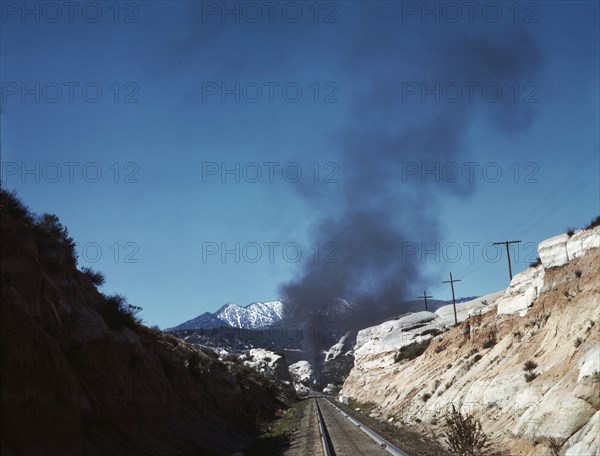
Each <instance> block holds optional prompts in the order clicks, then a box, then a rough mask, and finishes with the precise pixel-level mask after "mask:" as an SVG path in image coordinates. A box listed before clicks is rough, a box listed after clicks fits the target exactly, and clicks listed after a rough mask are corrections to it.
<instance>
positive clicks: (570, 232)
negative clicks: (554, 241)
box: [567, 228, 575, 237]
mask: <svg viewBox="0 0 600 456" xmlns="http://www.w3.org/2000/svg"><path fill="white" fill-rule="evenodd" d="M574 234H575V228H567V236H569V237H571V236H573V235H574Z"/></svg>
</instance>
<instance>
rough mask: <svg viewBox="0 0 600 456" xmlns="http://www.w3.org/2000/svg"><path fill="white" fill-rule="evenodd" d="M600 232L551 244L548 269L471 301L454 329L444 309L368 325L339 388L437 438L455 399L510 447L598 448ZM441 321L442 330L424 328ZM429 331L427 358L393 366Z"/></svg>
mask: <svg viewBox="0 0 600 456" xmlns="http://www.w3.org/2000/svg"><path fill="white" fill-rule="evenodd" d="M599 235H600V228H598V227H596V228H594V229H591V230H587V231H579V232H577V233H575V234H574V235H573V236H571V237H570V238H569V237H568V236H567V235H564V236H558V237H556V238H552V239H550V240H548V241H544V242H542V243H541V244H540V257H541V258H542V265H541V266H539V267H537V268H529V269H528V270H526V271H524V272H523V273H521V274H518V275H517V276H515V277H514V278H513V280H512V282H511V284H510V287H509V288H508V289H507V290H506V291H504V292H500V293H496V294H494V295H490V296H488V297H483V298H479V301H480V303H479V305H476V304H475V303H473V302H471V304H469V303H465V306H471V307H472V309H471V310H470V311H465V310H464V309H460V310H459V311H458V314H459V322H460V321H461V320H462V323H460V324H459V325H458V326H456V327H452V328H450V325H448V324H444V321H446V322H447V321H449V320H450V318H451V320H450V321H451V323H453V318H454V316H453V312H452V313H451V311H449V310H445V309H443V308H442V309H439V310H438V311H436V315H437V317H436V318H433V319H432V318H431V315H428V316H426V315H424V313H423V312H421V313H419V314H413V316H412V323H411V324H414V323H416V322H417V321H420V322H421V323H424V324H425V326H420V327H412V328H410V327H409V326H408V325H404V328H403V329H402V328H401V326H402V325H400V327H399V323H398V322H399V320H396V321H391V322H386V323H384V324H383V325H379V326H377V327H374V328H368V329H367V330H363V331H361V332H359V335H358V337H357V347H356V349H355V365H354V368H353V369H352V371H351V373H350V376H349V377H348V378H347V380H346V382H345V383H344V387H343V389H342V392H341V394H343V395H347V396H350V397H354V398H355V399H357V400H359V401H362V402H367V401H371V402H375V403H376V404H378V407H377V408H376V409H375V412H374V413H375V414H376V415H377V416H378V417H380V418H382V419H385V420H388V419H390V418H392V417H393V421H394V422H396V423H403V424H404V425H407V426H410V427H414V428H415V429H416V430H418V431H420V432H423V433H426V434H431V433H433V434H434V435H435V436H436V437H437V438H438V439H440V441H441V437H440V436H441V435H442V433H443V432H444V419H443V415H444V413H445V411H446V410H447V409H448V408H449V407H450V406H451V404H454V405H455V406H457V407H458V408H459V409H460V410H461V411H462V412H463V413H466V412H469V413H472V414H473V415H474V416H475V417H476V418H478V419H479V420H480V421H481V424H482V426H483V431H484V432H485V433H486V434H487V435H488V436H489V437H490V440H491V442H492V449H494V450H495V451H499V452H500V453H502V454H520V455H526V456H528V455H530V456H534V455H540V454H549V449H548V447H547V445H548V440H549V439H550V438H555V439H557V440H558V441H559V442H561V445H562V447H563V448H562V453H561V454H567V455H584V454H585V455H597V454H599V453H600V448H599V444H600V442H599V437H598V431H599V427H598V426H599V410H600V331H599V328H598V325H600V275H599V273H598V265H599V264H600V249H598V248H597V247H598V239H599V237H598V236H599ZM567 258H568V259H567ZM484 300H485V301H487V303H486V304H485V306H483V305H482V304H481V301H484ZM450 307H452V306H450ZM484 307H485V308H486V309H487V312H484V311H483V310H484ZM457 309H458V306H457ZM480 310H481V314H480V313H479V311H480ZM440 311H441V312H440ZM466 313H470V316H467V315H465V314H466ZM440 314H442V315H440ZM442 316H443V317H444V320H442V318H440V317H442ZM462 317H465V318H462ZM432 324H437V326H436V327H437V328H440V329H443V330H444V331H443V332H442V333H441V334H439V335H432V334H431V333H430V334H424V333H426V332H427V331H426V328H428V327H429V326H428V325H432ZM447 328H450V329H447ZM446 329H447V330H446ZM424 338H430V339H431V342H430V344H429V346H428V347H427V349H426V350H425V352H424V353H423V354H422V355H421V356H419V357H417V358H415V359H412V360H408V361H399V362H394V356H393V355H394V354H395V353H396V352H397V351H398V348H399V347H401V346H402V345H405V344H410V343H412V342H414V341H417V342H418V341H421V340H423V339H424ZM528 361H531V362H532V363H528V366H527V368H526V366H525V363H526V362H528ZM534 366H535V367H534Z"/></svg>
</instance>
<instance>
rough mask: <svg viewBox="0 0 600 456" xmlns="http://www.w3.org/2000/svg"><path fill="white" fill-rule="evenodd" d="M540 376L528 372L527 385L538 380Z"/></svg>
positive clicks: (526, 376)
mask: <svg viewBox="0 0 600 456" xmlns="http://www.w3.org/2000/svg"><path fill="white" fill-rule="evenodd" d="M537 376H538V374H536V373H535V372H527V373H526V374H525V381H526V382H527V383H529V382H530V381H532V380H534V379H535V378H537Z"/></svg>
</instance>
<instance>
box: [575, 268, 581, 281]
mask: <svg viewBox="0 0 600 456" xmlns="http://www.w3.org/2000/svg"><path fill="white" fill-rule="evenodd" d="M582 275H583V272H581V269H577V271H575V277H577V278H578V279H581V276H582Z"/></svg>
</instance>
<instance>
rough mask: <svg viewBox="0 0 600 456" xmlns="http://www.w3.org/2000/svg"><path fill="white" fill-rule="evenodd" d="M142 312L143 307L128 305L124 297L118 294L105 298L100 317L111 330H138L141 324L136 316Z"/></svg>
mask: <svg viewBox="0 0 600 456" xmlns="http://www.w3.org/2000/svg"><path fill="white" fill-rule="evenodd" d="M141 310H142V308H141V307H138V306H132V305H131V304H128V303H127V300H126V299H125V298H124V297H123V296H121V295H118V294H117V295H112V296H105V297H104V302H103V303H102V306H101V308H100V315H101V316H102V318H103V319H104V321H105V322H106V325H107V326H108V328H109V329H111V330H119V329H121V328H123V327H126V328H129V329H136V328H137V326H138V325H139V324H140V323H141V321H140V319H139V318H138V317H136V315H137V313H138V312H140V311H141Z"/></svg>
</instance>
